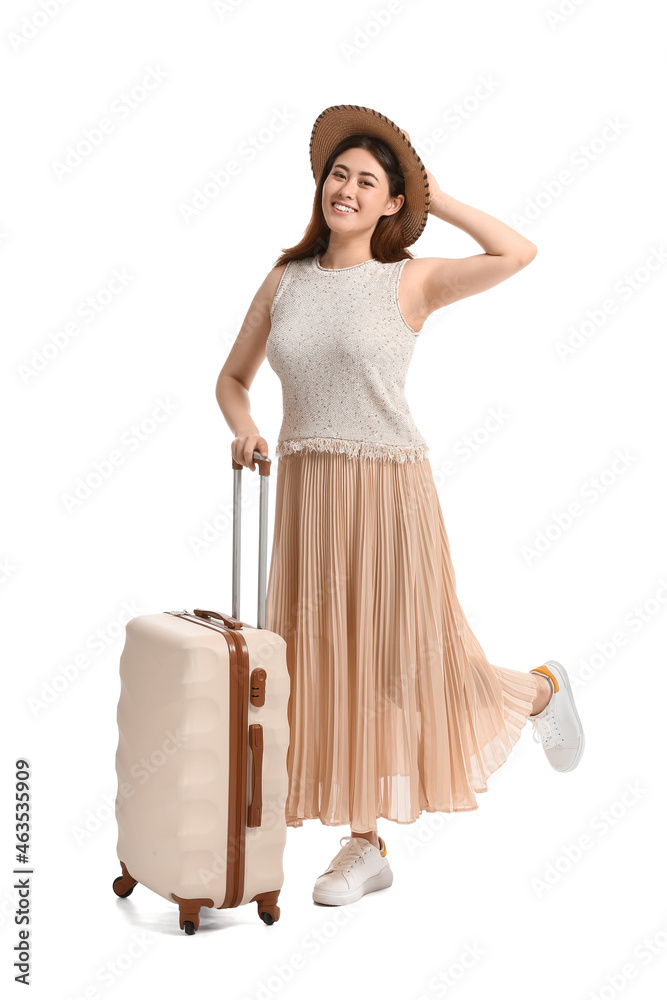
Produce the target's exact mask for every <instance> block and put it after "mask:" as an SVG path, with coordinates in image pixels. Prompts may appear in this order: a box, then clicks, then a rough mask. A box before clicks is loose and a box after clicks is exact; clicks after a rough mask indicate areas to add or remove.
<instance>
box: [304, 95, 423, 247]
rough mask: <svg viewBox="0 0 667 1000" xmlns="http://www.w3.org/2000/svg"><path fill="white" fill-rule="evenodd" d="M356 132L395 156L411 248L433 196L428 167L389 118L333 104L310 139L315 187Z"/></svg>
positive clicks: (349, 105)
mask: <svg viewBox="0 0 667 1000" xmlns="http://www.w3.org/2000/svg"><path fill="white" fill-rule="evenodd" d="M357 132H359V133H364V134H365V135H370V136H374V137H377V138H378V139H383V140H384V141H385V142H386V143H387V145H389V146H390V147H391V148H392V150H393V151H394V153H395V154H396V157H397V159H398V162H399V163H400V165H401V169H402V171H403V176H404V178H405V204H404V208H403V214H402V216H401V219H402V222H403V233H404V242H405V246H410V245H411V244H412V243H414V242H415V240H418V239H419V237H420V236H421V234H422V232H423V231H424V229H425V227H426V222H427V220H428V211H429V203H430V193H429V185H428V178H427V174H426V167H425V166H424V164H423V163H422V161H421V158H420V156H419V154H418V153H417V151H416V149H415V148H414V146H413V145H412V143H411V142H410V140H409V138H408V137H407V135H406V134H405V132H404V131H403V129H401V128H399V127H398V125H396V123H395V122H393V121H392V120H391V119H390V118H387V116H386V115H383V114H381V113H380V112H379V111H374V110H373V109H372V108H364V107H360V106H359V105H357V104H334V105H332V106H331V107H330V108H326V109H325V110H324V111H323V112H322V114H321V115H319V116H318V117H317V119H316V120H315V124H314V125H313V129H312V132H311V135H310V165H311V167H312V170H313V176H314V178H315V183H316V184H317V183H318V181H319V179H320V176H321V174H322V170H323V169H324V165H325V164H326V162H327V160H328V159H329V157H330V156H331V153H332V152H333V150H334V149H335V148H336V146H337V145H338V143H339V142H340V141H341V139H344V138H345V137H346V136H348V135H354V134H355V133H357Z"/></svg>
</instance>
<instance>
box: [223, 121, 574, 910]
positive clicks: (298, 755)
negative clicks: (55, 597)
mask: <svg viewBox="0 0 667 1000" xmlns="http://www.w3.org/2000/svg"><path fill="white" fill-rule="evenodd" d="M310 159H311V166H312V169H313V174H314V177H315V182H316V191H315V200H314V205H313V213H312V217H311V220H310V223H309V225H308V228H307V229H306V231H305V234H304V236H303V239H302V240H301V241H300V242H299V243H298V244H297V245H296V246H295V247H292V248H290V249H289V250H286V251H285V252H284V253H283V255H282V256H281V257H280V258H279V260H278V261H277V263H276V266H275V267H274V268H273V269H272V270H271V271H270V272H269V274H267V276H266V278H265V279H264V281H263V283H262V285H261V287H260V288H259V289H258V291H257V293H256V295H255V297H254V298H253V301H252V303H251V305H250V308H249V310H248V313H247V315H246V317H245V320H244V322H243V325H242V327H241V331H240V333H239V335H238V338H237V340H236V341H235V343H234V346H233V347H232V350H231V351H230V354H229V357H228V358H227V360H226V361H225V364H224V366H223V368H222V371H221V372H220V376H219V378H218V383H217V387H216V394H217V399H218V402H219V404H220V407H221V409H222V412H223V415H224V417H225V419H226V421H227V423H228V424H229V426H230V428H231V429H232V431H233V433H234V440H233V442H232V446H231V448H232V455H233V457H234V458H235V459H236V461H237V462H240V463H241V464H243V465H244V466H246V467H248V468H249V469H253V470H254V468H255V463H254V461H253V451H254V450H255V449H257V450H258V451H259V452H260V453H261V454H262V455H263V456H265V457H268V454H269V448H268V444H267V441H266V439H265V438H264V437H262V436H261V434H260V432H259V429H258V428H257V427H256V425H255V423H254V422H253V420H252V418H251V416H250V404H249V395H248V393H249V389H250V386H251V383H252V381H253V378H254V376H255V374H256V372H257V370H258V368H259V366H260V365H261V363H262V361H263V360H264V358H267V359H268V361H269V364H270V365H271V367H272V368H273V369H274V370H275V372H276V373H277V374H278V376H279V378H280V380H281V384H282V391H283V422H282V426H281V429H280V433H279V436H278V445H277V449H276V455H277V456H278V459H279V462H278V468H277V474H276V502H275V526H274V536H273V549H272V555H271V565H270V571H269V580H268V588H267V602H266V628H267V629H269V630H270V631H273V632H277V633H279V634H280V635H282V636H283V638H284V639H285V641H286V643H287V661H288V668H289V673H290V679H291V693H290V699H289V706H288V717H289V725H290V746H289V752H288V757H287V766H288V772H289V794H288V799H287V803H286V808H285V816H286V821H287V824H288V825H289V826H302V825H303V820H304V819H315V818H318V819H320V821H321V822H322V823H324V824H326V825H338V824H343V823H346V824H350V828H351V829H350V836H349V837H343V838H342V839H341V843H344V846H343V847H342V849H341V850H340V851H339V852H338V854H337V855H336V857H335V858H334V859H333V861H332V862H331V864H330V865H329V867H328V869H327V870H326V872H324V873H323V874H322V875H321V876H320V877H319V878H318V879H317V881H316V883H315V888H314V891H313V899H314V900H315V901H316V902H322V903H328V904H334V905H336V904H341V903H348V902H353V901H354V900H356V899H359V898H360V897H361V896H362V895H363V894H364V893H366V892H371V891H374V890H376V889H382V888H386V887H387V886H389V885H391V883H392V880H393V875H392V872H391V868H390V867H389V862H388V861H387V857H386V855H387V848H386V844H385V842H384V840H383V838H382V837H380V836H379V835H378V832H377V819H378V818H379V817H384V818H386V819H391V820H394V821H395V822H397V823H412V822H414V821H415V820H416V819H417V818H418V817H419V815H420V813H421V812H422V811H424V810H426V811H428V812H452V811H464V810H471V809H477V808H478V805H477V801H476V796H475V793H476V792H484V791H487V778H488V777H489V775H490V774H491V773H492V772H493V771H495V770H496V769H497V768H498V767H500V765H501V764H503V763H504V762H505V760H506V759H507V757H508V755H509V753H510V751H511V749H512V747H513V746H514V744H515V743H516V741H517V740H518V739H519V736H520V733H521V729H522V727H523V726H524V724H525V722H526V720H527V719H528V718H530V719H531V721H532V723H533V724H534V734H533V735H534V737H535V738H536V739H537V740H538V741H540V742H542V746H543V748H544V751H545V753H546V755H547V758H548V760H549V762H550V764H551V765H552V767H554V768H555V769H556V770H558V771H571V770H572V769H573V768H574V767H576V765H577V764H578V762H579V760H580V758H581V754H582V753H583V748H584V735H583V730H582V727H581V723H580V720H579V716H578V714H577V711H576V708H575V705H574V700H573V696H572V690H571V687H570V683H569V680H568V676H567V673H566V671H565V668H564V667H563V666H562V665H561V664H560V663H558V662H557V661H555V660H548V661H546V662H545V663H543V664H541V665H540V666H537V667H536V668H534V669H533V670H530V671H528V672H520V671H517V670H511V669H508V668H501V667H497V666H493V665H491V664H490V663H489V661H488V660H487V658H486V656H485V654H484V652H483V650H482V648H481V646H480V644H479V642H478V641H477V639H476V638H475V636H474V634H473V632H472V630H471V628H470V625H469V623H468V621H467V619H466V617H465V614H464V612H463V610H462V608H461V605H460V604H459V601H458V599H457V595H456V582H455V576H454V570H453V567H452V562H451V558H450V551H449V541H448V538H447V533H446V531H445V525H444V521H443V515H442V509H441V507H440V503H439V500H438V496H437V492H436V488H435V483H434V479H433V473H432V470H431V466H430V463H429V459H428V450H429V449H428V445H427V443H426V440H425V438H424V437H423V436H422V434H421V433H420V432H419V430H418V429H417V427H416V425H415V423H414V421H413V419H412V416H411V414H410V411H409V409H408V406H407V402H406V399H405V395H404V385H405V379H406V374H407V371H408V367H409V364H410V359H411V357H412V354H413V351H414V347H415V343H416V339H417V336H418V335H419V333H420V331H421V330H422V327H423V324H424V322H425V320H426V319H427V317H428V316H430V315H431V314H432V313H433V312H435V311H436V310H437V309H441V308H443V306H446V305H448V304H449V303H450V302H455V301H456V300H457V299H461V298H464V297H466V296H469V295H474V294H476V293H478V292H482V291H484V290H485V289H487V288H491V287H493V286H494V285H497V284H498V283H499V282H501V281H504V280H505V279H506V278H509V277H511V275H513V274H516V273H517V272H518V271H520V270H521V269H522V268H523V267H525V266H526V265H527V264H528V263H530V261H531V260H533V258H534V257H535V254H536V252H537V248H536V247H535V245H534V244H533V243H531V242H530V240H527V239H526V238H525V237H524V236H521V235H520V234H519V233H517V232H515V231H514V230H513V229H511V228H510V227H509V226H507V225H505V224H504V223H503V222H500V221H499V220H498V219H495V218H493V217H492V216H490V215H487V214H486V213H484V212H482V211H480V210H478V209H475V208H471V207H470V206H469V205H464V204H462V203H461V202H459V201H456V200H455V199H454V198H452V197H451V196H450V195H448V194H445V193H444V192H443V191H441V189H440V188H439V186H438V184H437V182H436V180H435V178H434V177H433V175H432V174H431V173H430V172H429V171H428V170H427V169H426V168H425V167H424V165H423V163H422V161H421V159H420V158H419V156H418V155H417V153H416V151H415V150H414V148H413V146H412V144H411V143H410V141H409V136H408V135H407V133H405V132H404V131H402V130H401V129H399V127H398V126H397V125H395V124H394V122H392V121H390V120H389V119H388V118H386V117H385V116H384V115H381V114H379V113H378V112H376V111H373V110H372V109H369V108H363V107H358V106H356V105H342V106H341V105H337V106H334V107H331V108H327V109H326V110H325V111H323V112H322V114H321V115H320V116H319V117H318V118H317V120H316V122H315V124H314V127H313V130H312V134H311V141H310ZM276 201H277V204H279V205H284V204H286V205H289V204H290V201H291V199H290V192H289V190H287V189H285V190H277V191H276ZM429 214H430V215H432V216H435V217H436V218H438V219H442V220H443V221H445V222H448V223H450V224H452V225H455V226H458V227H459V228H460V229H463V230H464V231H465V232H467V233H469V234H470V235H471V236H472V237H474V239H476V240H477V242H478V243H479V244H480V246H481V247H482V250H483V252H482V253H479V254H475V255H473V256H472V257H465V258H462V259H446V258H441V257H423V258H415V257H412V255H411V254H410V253H409V252H408V251H407V249H406V248H407V247H408V246H410V245H411V244H412V243H413V242H414V241H415V240H416V239H417V238H418V237H419V235H420V234H421V232H422V231H423V229H424V226H425V225H426V220H427V217H428V215H429Z"/></svg>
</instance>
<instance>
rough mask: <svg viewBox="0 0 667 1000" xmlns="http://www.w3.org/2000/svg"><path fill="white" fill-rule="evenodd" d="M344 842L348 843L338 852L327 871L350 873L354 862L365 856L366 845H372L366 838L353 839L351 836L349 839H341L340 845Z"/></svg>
mask: <svg viewBox="0 0 667 1000" xmlns="http://www.w3.org/2000/svg"><path fill="white" fill-rule="evenodd" d="M344 840H347V842H348V843H347V844H345V846H344V847H343V848H342V849H341V850H340V851H339V852H338V854H337V855H336V857H335V858H334V859H333V861H332V862H331V864H330V865H329V868H328V869H327V871H339V870H341V869H342V870H343V871H348V870H349V869H350V868H351V867H352V865H353V864H354V862H355V861H356V860H357V859H358V858H360V857H362V856H363V854H364V853H365V851H366V845H367V844H370V841H369V840H366V839H365V838H364V837H351V836H350V835H349V834H348V836H347V837H341V839H340V843H341V844H342V843H343V841H344Z"/></svg>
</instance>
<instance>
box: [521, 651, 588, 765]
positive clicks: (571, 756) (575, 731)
mask: <svg viewBox="0 0 667 1000" xmlns="http://www.w3.org/2000/svg"><path fill="white" fill-rule="evenodd" d="M530 673H531V674H543V676H545V677H548V678H549V680H550V681H551V686H552V688H553V692H552V695H551V698H550V700H549V701H548V702H547V704H546V705H545V707H544V708H543V709H542V711H541V712H538V713H537V715H529V716H528V718H529V719H530V721H531V722H532V723H533V726H534V731H533V739H534V740H535V742H536V743H541V744H542V746H543V748H544V752H545V754H546V755H547V759H548V761H549V763H550V764H551V766H552V767H553V768H554V770H556V771H573V770H574V768H575V767H576V766H577V764H578V763H579V761H580V760H581V755H582V754H583V752H584V730H583V726H582V725H581V719H580V718H579V715H578V714H577V709H576V707H575V704H574V697H573V695H572V688H571V686H570V680H569V678H568V676H567V671H566V670H565V667H564V666H563V665H562V664H560V663H558V662H557V661H556V660H547V661H546V663H543V664H542V666H541V667H536V668H535V670H531V671H530Z"/></svg>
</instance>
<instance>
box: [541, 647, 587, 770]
mask: <svg viewBox="0 0 667 1000" xmlns="http://www.w3.org/2000/svg"><path fill="white" fill-rule="evenodd" d="M544 663H545V666H547V667H549V669H551V670H553V668H554V667H556V670H555V671H554V673H555V674H556V676H557V677H558V683H559V684H564V685H565V687H566V688H567V691H568V694H569V695H570V702H571V705H572V712H573V713H574V717H575V719H576V720H577V722H578V723H579V731H580V733H581V745H580V747H579V750H578V752H577V756H576V757H575V758H574V760H573V761H572V763H571V764H570V766H569V767H563V768H559V769H558V770H559V771H560V773H561V774H565V773H566V772H567V771H573V770H574V769H575V767H576V766H577V764H578V763H579V761H580V760H581V756H582V754H583V752H584V746H585V745H586V740H585V738H584V727H583V726H582V724H581V719H580V718H579V713H578V712H577V706H576V705H575V703H574V695H573V694H572V685H571V684H570V678H569V677H568V676H567V671H566V669H565V667H564V666H563V664H562V663H559V662H558V660H545V661H544ZM554 770H556V768H554Z"/></svg>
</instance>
